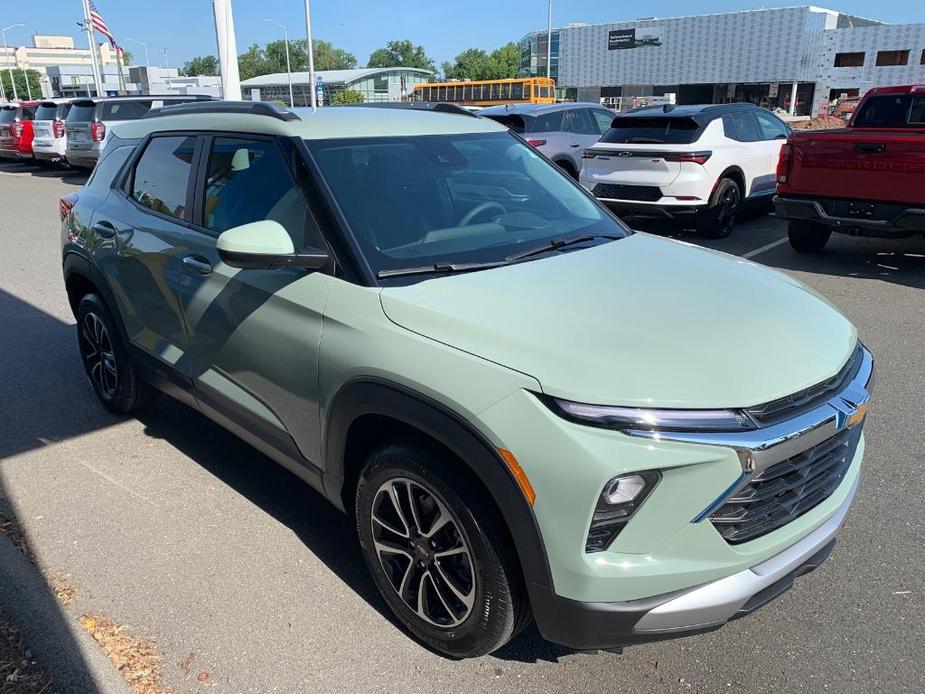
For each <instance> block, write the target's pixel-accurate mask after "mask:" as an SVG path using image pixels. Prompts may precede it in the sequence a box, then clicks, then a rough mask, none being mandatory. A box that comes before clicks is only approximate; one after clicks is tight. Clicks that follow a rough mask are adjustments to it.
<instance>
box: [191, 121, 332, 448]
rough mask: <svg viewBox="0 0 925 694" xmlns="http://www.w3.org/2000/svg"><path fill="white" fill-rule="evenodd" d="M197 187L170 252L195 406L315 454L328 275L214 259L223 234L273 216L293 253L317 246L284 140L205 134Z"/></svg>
mask: <svg viewBox="0 0 925 694" xmlns="http://www.w3.org/2000/svg"><path fill="white" fill-rule="evenodd" d="M200 161H201V164H200V169H201V172H202V173H201V174H200V176H199V181H198V185H197V191H196V213H195V214H196V224H195V226H194V228H193V229H191V230H189V231H186V232H185V233H184V235H183V244H182V248H181V249H180V252H179V269H180V300H181V303H182V306H183V314H184V319H185V324H186V331H187V333H186V345H185V349H184V351H185V353H186V354H187V355H188V357H189V358H188V360H186V361H185V362H184V367H185V369H186V370H187V373H188V375H189V377H190V378H191V379H192V380H193V384H194V387H195V391H196V397H197V400H198V401H199V404H200V406H201V407H202V408H203V409H204V410H207V411H208V410H211V411H218V412H220V413H221V414H223V415H224V416H226V417H227V416H231V417H233V418H234V417H237V418H238V419H244V420H245V421H247V422H249V423H250V425H251V427H252V428H255V427H256V428H258V429H259V430H260V431H261V432H262V434H263V435H264V438H266V439H269V440H270V441H276V442H283V443H280V444H279V445H281V446H283V447H284V448H285V442H287V441H292V440H294V441H295V442H296V445H297V446H298V448H299V449H300V451H301V453H302V455H304V456H305V457H307V458H308V459H309V460H316V461H317V460H320V449H319V445H320V444H319V442H320V415H319V411H318V399H319V398H318V348H319V345H320V342H321V328H322V309H323V307H324V302H325V299H326V298H327V294H328V291H329V288H330V286H331V282H332V281H333V278H332V277H331V276H330V275H327V274H323V273H320V272H315V273H307V272H306V271H305V270H302V269H299V268H279V269H274V270H255V269H249V270H241V269H237V268H233V267H230V266H229V265H226V264H225V263H223V262H222V260H221V258H220V257H219V255H218V251H217V249H216V239H217V238H218V236H219V234H221V233H222V232H223V231H225V230H227V229H230V228H232V227H236V226H240V225H242V224H247V223H250V222H254V221H258V220H264V219H272V220H275V221H277V222H279V223H280V224H282V225H283V227H284V228H285V229H286V230H287V231H288V232H289V234H290V236H291V237H292V241H293V245H294V246H295V248H296V249H298V250H301V249H303V248H307V247H319V246H323V245H324V240H323V239H322V238H321V235H320V232H319V230H318V226H317V224H316V223H315V221H314V218H313V217H312V215H311V213H310V211H309V208H308V204H307V199H306V197H305V194H304V193H303V186H302V185H300V184H299V182H298V181H297V178H296V176H297V175H301V174H302V173H303V169H302V168H301V166H302V165H301V163H300V162H301V159H300V158H299V157H298V155H297V153H296V152H295V151H294V149H293V147H292V145H291V144H290V143H289V142H288V141H284V142H282V143H280V142H277V141H276V139H275V138H272V137H261V136H255V135H231V134H229V135H223V136H215V137H209V138H207V140H206V143H205V148H204V150H203V155H202V158H201V160H200Z"/></svg>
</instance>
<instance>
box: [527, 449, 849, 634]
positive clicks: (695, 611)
mask: <svg viewBox="0 0 925 694" xmlns="http://www.w3.org/2000/svg"><path fill="white" fill-rule="evenodd" d="M854 464H857V461H856V462H855V463H854ZM859 480H860V476H859V475H856V476H855V478H854V480H853V481H852V482H850V483H848V484H850V485H851V486H850V488H849V491H848V493H847V495H846V496H845V498H844V500H843V501H842V502H841V504H840V505H839V506H838V508H837V510H836V512H835V514H834V515H832V516H831V517H830V518H829V519H828V520H827V521H825V522H824V523H823V524H822V525H820V526H819V527H817V528H816V529H815V530H814V531H813V532H811V533H810V534H809V535H807V536H806V537H804V538H803V539H802V540H800V541H799V542H797V543H796V544H794V545H792V546H790V547H788V548H787V549H785V550H784V551H782V552H780V553H778V554H776V555H775V556H772V557H770V558H769V559H766V560H765V561H763V562H761V563H760V564H757V565H755V566H752V567H750V568H748V569H745V570H743V571H739V572H737V573H735V574H733V575H731V576H727V577H725V578H720V579H717V580H714V581H710V582H708V583H705V584H703V585H700V586H695V587H693V588H689V589H685V590H677V591H673V592H671V593H666V594H663V595H656V596H653V597H651V598H641V599H638V600H628V601H624V602H598V603H592V602H581V601H577V600H570V599H568V598H563V597H561V596H558V595H555V594H553V593H549V594H548V595H546V596H544V597H545V599H543V600H540V601H535V602H534V605H533V610H534V614H535V617H536V621H537V625H538V626H539V628H540V632H541V633H542V635H543V637H544V638H545V639H547V640H549V641H552V642H554V643H558V644H561V645H563V646H567V647H569V648H574V649H577V650H594V649H604V648H614V647H620V646H629V645H633V644H638V643H647V642H650V641H661V640H664V639H671V638H678V637H681V636H690V635H693V634H700V633H703V632H707V631H713V630H715V629H718V628H720V627H721V626H723V625H724V624H726V623H727V622H729V621H731V620H734V619H738V618H739V617H744V616H745V615H748V614H751V613H752V612H754V611H755V610H757V609H758V608H760V607H763V606H764V605H766V604H768V603H769V602H771V601H772V600H774V599H775V598H777V597H779V596H780V595H782V594H783V593H785V592H786V591H787V590H789V589H790V588H791V587H792V586H793V583H794V581H795V579H796V578H798V577H800V576H803V575H805V574H807V573H809V572H810V571H813V570H815V569H816V568H817V567H818V566H819V565H820V564H822V562H823V561H825V560H826V559H827V558H828V557H829V555H830V554H831V553H832V549H833V548H834V546H835V535H836V533H837V532H838V530H839V528H841V526H842V524H843V523H844V521H845V517H846V516H847V515H848V510H849V509H850V507H851V504H852V503H853V501H854V498H855V495H856V494H857V489H858V483H859Z"/></svg>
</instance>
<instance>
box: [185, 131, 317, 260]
mask: <svg viewBox="0 0 925 694" xmlns="http://www.w3.org/2000/svg"><path fill="white" fill-rule="evenodd" d="M307 214H308V208H307V206H306V203H305V198H303V197H302V194H301V193H300V192H299V189H298V188H297V187H296V185H295V182H294V181H293V179H292V176H291V175H290V173H289V168H288V167H287V166H286V162H285V161H284V160H283V157H282V154H281V153H280V150H279V147H278V146H277V144H276V143H275V142H273V141H271V140H249V139H244V138H231V137H217V138H215V140H214V141H213V143H212V151H211V152H210V153H209V168H208V173H207V174H206V185H205V200H204V203H203V225H204V226H205V227H207V228H209V229H212V230H214V231H218V232H222V231H225V230H227V229H230V228H231V227H236V226H241V225H242V224H250V223H251V222H257V221H260V220H263V219H272V220H273V221H275V222H279V223H280V224H281V225H282V226H283V228H285V229H286V231H287V232H289V235H290V236H291V237H292V243H293V245H294V246H295V247H296V248H297V249H301V248H304V247H306V246H307V245H312V244H309V243H307V240H306V228H307V226H306V225H307V221H308V220H307V217H306V215H307ZM314 245H317V244H314Z"/></svg>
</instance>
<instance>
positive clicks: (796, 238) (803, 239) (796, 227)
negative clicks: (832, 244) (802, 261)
mask: <svg viewBox="0 0 925 694" xmlns="http://www.w3.org/2000/svg"><path fill="white" fill-rule="evenodd" d="M831 235H832V230H831V229H829V228H828V227H826V226H823V225H822V224H817V223H816V222H807V221H805V220H801V219H793V220H791V221H790V222H789V223H788V225H787V237H788V238H789V239H790V245H791V246H792V247H793V250H795V251H799V252H800V253H818V252H819V251H821V250H822V249H823V248H825V244H826V243H828V241H829V237H830V236H831Z"/></svg>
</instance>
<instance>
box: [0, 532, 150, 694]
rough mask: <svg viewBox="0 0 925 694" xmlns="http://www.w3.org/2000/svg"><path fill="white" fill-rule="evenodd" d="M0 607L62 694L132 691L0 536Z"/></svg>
mask: <svg viewBox="0 0 925 694" xmlns="http://www.w3.org/2000/svg"><path fill="white" fill-rule="evenodd" d="M0 609H2V610H3V612H4V613H5V614H6V616H7V617H9V619H10V620H12V622H13V623H14V624H15V625H16V627H17V628H18V629H19V630H20V632H21V633H22V635H23V638H24V639H25V641H26V644H27V646H28V648H29V649H30V650H31V651H32V653H33V654H34V656H35V659H36V660H37V661H38V662H39V663H41V665H42V666H43V667H44V668H45V670H46V671H47V672H48V673H49V674H50V675H51V676H52V677H53V678H54V681H55V684H54V688H55V691H57V692H60V693H61V694H70V693H71V692H73V693H74V694H78V693H80V694H132V690H131V688H130V687H129V685H128V683H127V682H126V681H125V680H124V679H122V676H121V675H120V674H119V671H118V670H116V668H115V666H113V665H112V663H110V662H109V660H107V659H106V656H105V655H103V653H102V651H101V650H100V648H99V646H97V645H96V642H95V641H94V640H93V637H92V636H90V634H88V633H87V632H86V631H84V630H83V629H82V628H81V626H80V625H79V624H78V623H77V620H76V619H74V618H73V617H72V616H71V615H70V614H68V612H67V611H66V609H65V608H64V607H62V606H61V605H60V604H59V603H58V601H57V599H55V597H54V596H53V595H52V593H51V590H50V589H49V588H48V586H47V585H46V583H45V580H44V578H43V577H42V575H41V574H40V573H39V571H38V570H37V569H36V568H35V567H34V566H33V565H32V564H30V563H29V561H28V560H27V559H26V558H25V557H24V556H23V555H22V553H21V552H20V551H19V550H18V549H16V547H15V546H14V545H13V543H12V542H11V541H10V540H9V539H8V538H7V537H6V536H5V535H3V534H0Z"/></svg>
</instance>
